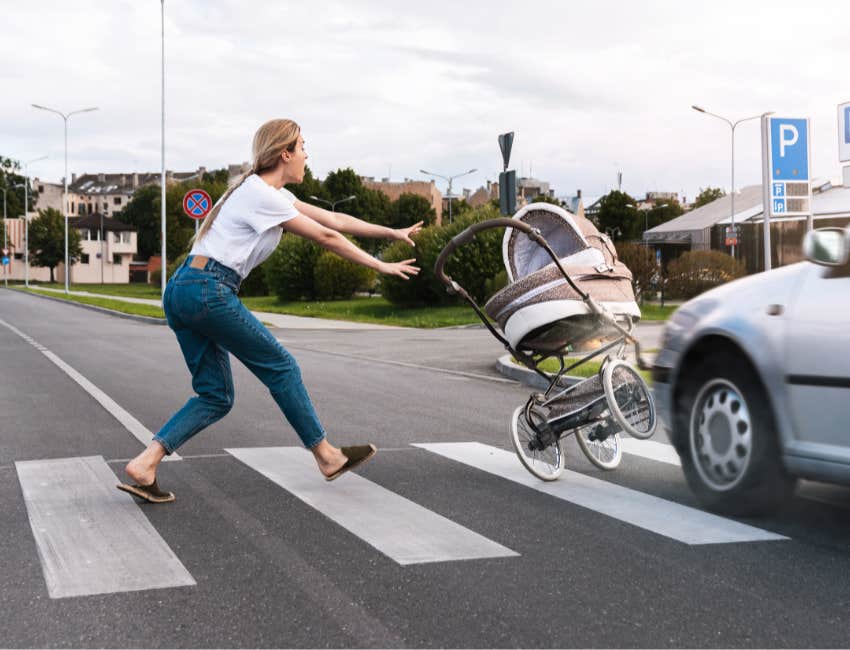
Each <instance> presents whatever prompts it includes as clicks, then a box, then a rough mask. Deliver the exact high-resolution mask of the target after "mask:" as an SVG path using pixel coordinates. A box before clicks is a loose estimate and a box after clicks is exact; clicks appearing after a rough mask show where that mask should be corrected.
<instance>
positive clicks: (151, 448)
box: [124, 442, 165, 485]
mask: <svg viewBox="0 0 850 650" xmlns="http://www.w3.org/2000/svg"><path fill="white" fill-rule="evenodd" d="M164 457H165V448H164V447H163V446H162V445H160V444H159V443H158V442H152V443H151V444H150V445H148V447H147V449H145V450H144V451H143V452H142V453H141V454H139V455H138V456H136V457H135V458H134V459H133V460H131V461H130V462H129V463H127V465H126V467H124V471H125V472H126V473H127V475H128V476H129V477H130V478H131V479H133V481H135V482H136V484H137V485H150V484H151V483H153V482H154V480H155V479H156V468H157V467H158V466H159V463H160V461H162V459H163V458H164Z"/></svg>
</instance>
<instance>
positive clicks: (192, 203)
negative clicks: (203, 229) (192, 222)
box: [183, 190, 213, 219]
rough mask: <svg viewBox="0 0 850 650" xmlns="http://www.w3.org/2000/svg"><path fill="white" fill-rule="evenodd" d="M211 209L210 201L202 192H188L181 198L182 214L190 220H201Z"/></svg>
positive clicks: (211, 203)
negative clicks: (190, 218)
mask: <svg viewBox="0 0 850 650" xmlns="http://www.w3.org/2000/svg"><path fill="white" fill-rule="evenodd" d="M212 207H213V202H212V199H211V198H210V195H209V194H207V193H206V192H205V191H204V190H189V191H188V192H186V194H185V196H184V197H183V212H185V213H186V215H187V216H189V217H192V219H203V218H204V217H206V216H207V214H209V211H210V210H212Z"/></svg>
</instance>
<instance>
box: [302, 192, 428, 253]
mask: <svg viewBox="0 0 850 650" xmlns="http://www.w3.org/2000/svg"><path fill="white" fill-rule="evenodd" d="M295 209H296V210H298V212H300V213H301V214H303V215H306V216H308V217H310V218H311V219H313V220H314V221H318V222H319V223H320V224H322V225H323V226H325V227H326V228H330V229H331V230H336V231H337V232H344V233H346V234H348V235H354V236H355V237H370V238H372V239H395V240H401V241H406V242H407V243H408V244H410V245H411V246H415V244H414V243H413V240H412V239H411V238H410V237H411V236H412V235H415V234H416V233H418V232H419V231H420V230H421V229H422V222H421V221H420V222H419V223H415V224H413V225H412V226H408V227H407V228H387V227H386V226H379V225H377V224H374V223H369V222H368V221H363V220H362V219H358V218H357V217H352V216H351V215H349V214H344V213H342V212H330V211H329V210H325V209H324V208H320V207H319V206H317V205H313V204H312V203H305V202H304V201H301V200H296V201H295Z"/></svg>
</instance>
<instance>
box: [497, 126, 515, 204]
mask: <svg viewBox="0 0 850 650" xmlns="http://www.w3.org/2000/svg"><path fill="white" fill-rule="evenodd" d="M513 144H514V132H513V131H511V132H509V133H502V134H501V135H500V136H499V149H501V150H502V162H503V163H504V165H505V166H504V170H503V171H502V173H500V174H499V211H500V212H501V213H502V214H505V215H513V213H514V212H516V170H513V169H512V170H511V171H508V164H509V163H510V161H511V147H512V146H513Z"/></svg>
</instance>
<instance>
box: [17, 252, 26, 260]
mask: <svg viewBox="0 0 850 650" xmlns="http://www.w3.org/2000/svg"><path fill="white" fill-rule="evenodd" d="M15 259H16V260H22V259H24V254H23V253H15Z"/></svg>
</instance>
